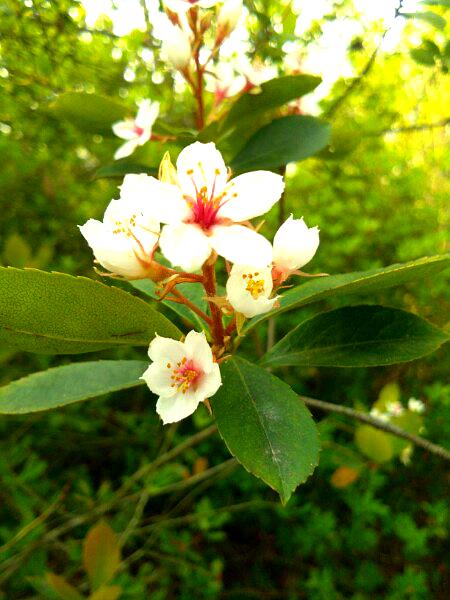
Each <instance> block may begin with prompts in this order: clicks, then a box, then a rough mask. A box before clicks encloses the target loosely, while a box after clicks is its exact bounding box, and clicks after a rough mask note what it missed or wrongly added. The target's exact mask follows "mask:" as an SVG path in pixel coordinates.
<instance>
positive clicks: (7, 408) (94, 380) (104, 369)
mask: <svg viewBox="0 0 450 600" xmlns="http://www.w3.org/2000/svg"><path fill="white" fill-rule="evenodd" d="M148 364H149V363H148V362H145V361H140V360H99V361H92V362H82V363H74V364H71V365H64V366H62V367H54V368H53V369H48V370H47V371H42V372H40V373H33V374H32V375H28V376H27V377H23V378H22V379H18V380H17V381H13V382H12V383H10V384H8V385H5V386H3V387H0V414H9V415H11V414H24V413H30V412H36V411H41V410H49V409H51V408H58V407H60V406H65V405H66V404H72V403H73V402H79V401H80V400H88V399H89V398H95V397H96V396H101V395H102V394H108V393H110V392H115V391H117V390H122V389H125V388H131V387H135V386H138V385H142V384H143V381H142V380H140V379H139V378H140V377H141V375H142V374H143V373H144V371H145V369H146V368H147V367H148Z"/></svg>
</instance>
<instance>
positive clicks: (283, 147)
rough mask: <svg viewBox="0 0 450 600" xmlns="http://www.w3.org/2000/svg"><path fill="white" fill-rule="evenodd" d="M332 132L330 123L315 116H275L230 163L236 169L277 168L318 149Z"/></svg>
mask: <svg viewBox="0 0 450 600" xmlns="http://www.w3.org/2000/svg"><path fill="white" fill-rule="evenodd" d="M330 135H331V127H330V126H329V125H328V123H325V122H323V121H320V120H319V119H316V118H315V117H310V116H306V115H291V116H289V117H282V118H281V119H275V120H274V121H272V122H271V123H269V124H268V125H266V126H264V127H262V128H261V129H259V130H258V131H257V132H256V133H255V134H254V135H253V136H252V137H251V138H250V139H249V140H248V142H247V143H246V145H245V146H244V148H243V149H242V150H241V151H240V152H239V153H238V155H237V156H236V157H235V158H233V160H232V161H231V163H230V166H231V168H232V170H233V171H235V172H242V171H251V170H256V169H276V168H277V167H280V166H283V165H287V164H288V163H290V162H297V161H299V160H303V159H305V158H308V157H309V156H312V155H313V154H315V153H316V152H319V150H322V148H324V147H325V146H326V145H327V143H328V141H329V139H330Z"/></svg>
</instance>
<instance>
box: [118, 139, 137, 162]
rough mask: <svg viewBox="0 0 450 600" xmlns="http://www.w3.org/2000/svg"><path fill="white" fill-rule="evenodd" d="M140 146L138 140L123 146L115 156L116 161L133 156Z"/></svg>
mask: <svg viewBox="0 0 450 600" xmlns="http://www.w3.org/2000/svg"><path fill="white" fill-rule="evenodd" d="M138 145H139V144H138V141H137V138H134V139H132V140H129V141H128V142H125V144H122V146H120V147H119V148H118V149H117V150H116V152H115V154H114V160H119V159H120V158H125V157H127V156H130V154H133V152H134V151H135V150H136V148H137V147H138Z"/></svg>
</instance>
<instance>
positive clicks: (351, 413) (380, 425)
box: [300, 396, 450, 461]
mask: <svg viewBox="0 0 450 600" xmlns="http://www.w3.org/2000/svg"><path fill="white" fill-rule="evenodd" d="M300 398H301V399H302V400H303V402H304V403H305V404H306V405H307V406H310V407H311V408H318V409H319V410H324V411H326V412H334V413H338V414H341V415H346V416H347V417H351V418H352V419H356V420H357V421H361V423H366V424H367V425H371V426H372V427H375V429H380V430H381V431H385V432H386V433H391V434H392V435H395V436H397V437H399V438H403V439H404V440H408V442H411V443H412V444H415V445H416V446H419V447H420V448H423V449H424V450H428V452H431V454H435V455H436V456H440V457H441V458H443V459H444V460H449V461H450V452H449V451H448V450H446V449H445V448H443V447H442V446H438V445H437V444H433V442H429V441H428V440H426V439H425V438H423V437H420V436H418V435H413V434H412V433H408V432H407V431H405V430H404V429H400V427H397V426H396V425H391V424H390V423H386V422H385V421H382V420H381V419H377V418H376V417H372V415H368V414H366V413H362V412H360V411H357V410H353V409H352V408H348V407H347V406H341V405H340V404H331V402H324V401H323V400H315V399H314V398H307V397H305V396H300Z"/></svg>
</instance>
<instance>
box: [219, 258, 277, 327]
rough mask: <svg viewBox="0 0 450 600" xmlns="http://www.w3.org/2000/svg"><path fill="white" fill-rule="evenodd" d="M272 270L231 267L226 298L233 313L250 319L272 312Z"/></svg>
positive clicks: (273, 299)
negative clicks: (235, 312)
mask: <svg viewBox="0 0 450 600" xmlns="http://www.w3.org/2000/svg"><path fill="white" fill-rule="evenodd" d="M272 288H273V284H272V269H271V268H270V267H262V268H259V267H253V266H251V267H250V266H246V265H233V268H232V269H231V272H230V276H229V278H228V281H227V298H228V301H229V303H230V304H231V306H232V307H233V308H234V310H235V311H237V312H239V313H242V314H243V315H244V316H245V317H247V318H251V317H254V316H256V315H261V314H263V313H266V312H268V311H269V310H272V308H273V307H274V304H275V302H276V301H277V298H271V299H269V296H270V294H271V293H272Z"/></svg>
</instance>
